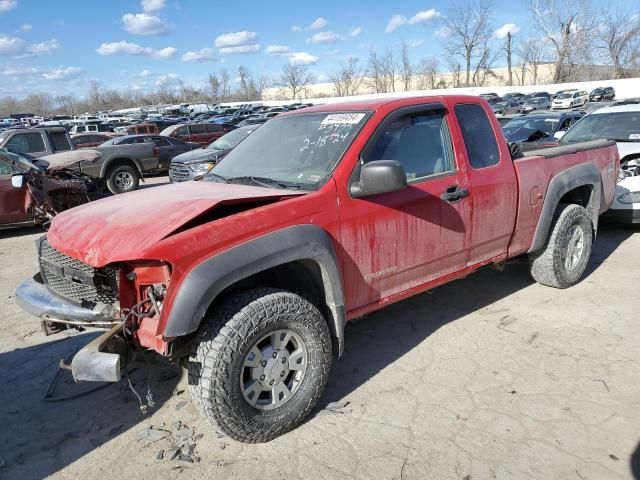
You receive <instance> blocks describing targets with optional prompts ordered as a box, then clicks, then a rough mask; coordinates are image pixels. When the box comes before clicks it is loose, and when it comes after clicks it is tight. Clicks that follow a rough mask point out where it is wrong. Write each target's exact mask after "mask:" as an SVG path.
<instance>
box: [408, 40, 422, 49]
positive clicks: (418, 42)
mask: <svg viewBox="0 0 640 480" xmlns="http://www.w3.org/2000/svg"><path fill="white" fill-rule="evenodd" d="M423 43H424V40H409V41H408V42H407V47H409V48H416V47H419V46H420V45H422V44H423Z"/></svg>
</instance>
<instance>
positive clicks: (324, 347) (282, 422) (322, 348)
mask: <svg viewBox="0 0 640 480" xmlns="http://www.w3.org/2000/svg"><path fill="white" fill-rule="evenodd" d="M283 328H284V329H289V330H291V331H294V332H295V333H297V334H298V335H299V336H300V337H301V338H302V340H303V342H304V343H305V346H306V349H307V355H308V358H307V362H308V363H307V369H306V371H305V375H304V377H303V379H302V383H301V384H300V386H299V387H298V388H297V390H296V391H295V392H293V394H292V397H291V399H290V400H289V401H287V402H286V403H284V404H283V405H281V406H279V407H277V408H275V409H273V410H268V411H264V410H258V409H256V408H254V407H252V406H251V405H250V404H249V403H248V402H247V401H246V400H245V398H244V397H243V395H242V392H241V388H240V375H241V371H242V364H243V361H244V359H245V357H246V355H247V354H248V353H249V350H250V349H251V347H252V346H253V345H254V343H255V342H256V341H257V340H258V339H259V338H260V337H261V336H264V335H265V334H267V333H269V332H271V331H275V330H279V329H283ZM330 368H331V334H330V333H329V329H328V326H327V322H326V321H325V319H324V317H323V316H322V314H321V313H320V311H319V310H318V309H317V308H316V307H315V306H314V305H313V304H312V303H311V302H309V301H308V300H305V299H304V298H303V297H301V296H300V295H297V294H294V293H291V292H287V291H284V290H278V289H271V288H260V289H252V290H246V291H243V292H240V293H236V294H233V295H231V296H230V297H228V298H227V299H226V300H224V301H223V302H222V303H221V304H220V305H217V306H215V307H214V308H213V309H212V311H211V312H210V314H208V315H207V318H205V320H204V321H203V325H202V326H201V329H200V331H199V332H198V339H197V343H196V345H195V347H194V349H193V352H192V354H191V356H190V358H189V367H188V371H189V387H190V390H191V395H192V397H193V400H194V402H195V403H196V405H197V406H198V408H199V410H200V411H201V413H203V415H204V416H205V418H207V420H209V421H210V422H211V423H212V424H213V425H214V426H216V427H217V428H218V429H219V430H220V431H221V432H223V433H224V434H226V435H228V436H229V437H231V438H233V439H235V440H238V441H241V442H245V443H261V442H268V441H270V440H272V439H274V438H276V437H278V436H280V435H282V434H284V433H286V432H288V431H290V430H292V429H293V428H295V427H296V426H297V425H298V424H300V422H302V420H304V418H305V417H306V416H307V415H308V414H309V412H310V411H311V409H312V408H313V407H314V406H315V404H316V403H317V401H318V399H319V398H320V395H321V394H322V391H323V389H324V386H325V384H326V382H327V378H328V376H329V370H330Z"/></svg>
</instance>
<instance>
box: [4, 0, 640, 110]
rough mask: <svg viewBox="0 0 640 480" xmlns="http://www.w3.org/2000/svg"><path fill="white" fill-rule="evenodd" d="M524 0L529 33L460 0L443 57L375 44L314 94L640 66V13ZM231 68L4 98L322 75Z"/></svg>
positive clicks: (281, 87) (192, 99) (265, 84)
mask: <svg viewBox="0 0 640 480" xmlns="http://www.w3.org/2000/svg"><path fill="white" fill-rule="evenodd" d="M523 1H524V2H525V3H526V6H527V11H528V15H529V24H530V25H531V26H532V27H533V28H532V29H531V31H530V33H529V35H528V36H527V37H523V36H522V35H521V34H520V32H519V29H517V28H515V27H514V26H509V25H505V26H504V27H503V29H502V30H503V31H502V32H501V33H498V32H500V29H498V25H497V24H496V18H495V17H496V12H497V8H496V3H495V1H494V0H454V1H453V2H452V3H451V6H450V8H449V9H448V10H447V11H446V12H444V15H443V17H442V24H441V28H440V29H439V30H438V32H439V35H438V37H439V40H438V41H439V42H441V43H442V47H443V51H444V54H443V55H442V56H441V57H436V56H432V57H427V58H423V59H421V60H420V61H419V62H417V63H415V64H413V63H412V62H411V61H410V58H409V46H408V45H407V44H401V45H400V46H399V47H395V48H394V47H386V48H384V49H376V48H371V49H370V50H369V52H368V57H367V58H356V57H349V58H347V59H346V60H344V61H343V62H342V63H341V64H340V65H339V66H338V67H337V68H335V69H334V70H333V71H331V72H328V73H327V77H328V84H329V86H328V90H327V91H326V92H323V93H318V92H317V90H316V91H314V92H313V93H312V95H313V96H316V97H317V96H323V95H324V96H349V95H354V94H356V93H365V92H371V93H388V92H396V91H408V90H426V89H437V88H446V87H454V88H455V87H463V86H483V85H486V84H487V83H488V82H489V81H491V82H492V84H496V83H504V84H505V85H525V84H538V83H540V80H541V78H540V75H541V66H542V65H550V66H551V70H552V72H551V78H549V79H548V81H550V82H552V83H562V82H570V81H580V80H585V79H586V78H585V77H586V76H587V68H588V67H589V66H590V65H594V64H598V65H605V66H607V67H608V69H609V72H608V74H607V77H608V78H612V79H618V78H627V77H631V76H637V75H638V74H639V72H640V15H638V14H636V15H631V14H629V11H628V10H627V11H623V10H620V9H616V8H615V7H613V6H611V5H601V4H598V6H597V7H596V6H595V5H594V4H593V3H592V0H523ZM505 27H506V28H505ZM505 30H506V31H505ZM425 35H426V33H425ZM425 41H426V40H425ZM499 64H500V65H505V64H506V69H507V73H506V76H505V77H504V78H503V76H499V75H498V74H497V73H496V66H497V65H499ZM442 72H447V74H446V75H443V74H442ZM232 73H233V75H234V76H233V78H232V76H231V74H230V73H229V72H228V71H226V70H221V71H218V72H215V73H211V74H209V75H208V77H207V78H206V80H205V82H204V84H203V86H202V87H200V88H195V87H193V86H189V85H186V84H185V83H184V81H183V80H181V79H180V78H179V77H177V76H165V77H162V78H160V79H159V80H158V81H157V83H156V86H155V87H154V88H153V89H152V90H151V91H147V92H140V91H130V90H114V89H108V88H104V87H103V86H102V85H101V84H100V83H99V82H97V81H91V82H89V88H88V91H87V93H86V95H85V96H84V97H82V98H81V97H79V96H76V95H73V94H65V95H51V94H48V93H33V94H31V95H28V96H27V97H25V98H23V99H17V98H15V97H4V98H2V99H0V116H7V115H8V114H10V113H18V112H33V113H37V114H40V115H43V116H48V115H52V114H68V115H72V114H78V113H84V112H95V111H108V110H117V109H122V108H129V107H134V106H140V105H155V104H177V103H200V102H207V103H219V102H228V101H256V100H262V99H263V97H264V95H265V92H266V90H267V89H273V88H276V89H277V92H278V93H277V95H276V96H277V97H278V98H280V99H283V100H285V99H301V98H304V97H306V96H308V95H307V93H308V92H307V89H308V87H309V86H310V85H311V84H313V83H314V82H316V81H317V80H318V78H317V77H316V76H314V75H313V74H312V73H311V70H310V67H309V66H307V65H301V64H296V63H291V62H288V63H285V64H284V65H283V66H282V69H281V72H280V73H279V74H278V75H275V76H273V77H267V76H266V75H262V74H256V73H254V72H252V71H251V70H250V69H249V68H248V67H246V66H243V65H241V66H240V67H238V69H237V71H235V72H232ZM271 96H272V95H271Z"/></svg>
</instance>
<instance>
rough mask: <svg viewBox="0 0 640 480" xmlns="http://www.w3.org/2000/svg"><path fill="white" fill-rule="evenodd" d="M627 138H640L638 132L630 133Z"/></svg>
mask: <svg viewBox="0 0 640 480" xmlns="http://www.w3.org/2000/svg"><path fill="white" fill-rule="evenodd" d="M629 140H640V133H630V134H629Z"/></svg>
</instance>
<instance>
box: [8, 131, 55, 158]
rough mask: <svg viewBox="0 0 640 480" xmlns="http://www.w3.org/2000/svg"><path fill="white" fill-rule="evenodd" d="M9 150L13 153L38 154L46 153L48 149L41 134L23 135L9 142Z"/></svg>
mask: <svg viewBox="0 0 640 480" xmlns="http://www.w3.org/2000/svg"><path fill="white" fill-rule="evenodd" d="M7 150H9V151H10V152H13V153H38V152H44V151H46V148H45V146H44V142H43V141H42V136H41V135H40V134H39V133H23V134H20V135H16V136H15V137H13V138H12V139H11V140H9V142H8V143H7Z"/></svg>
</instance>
